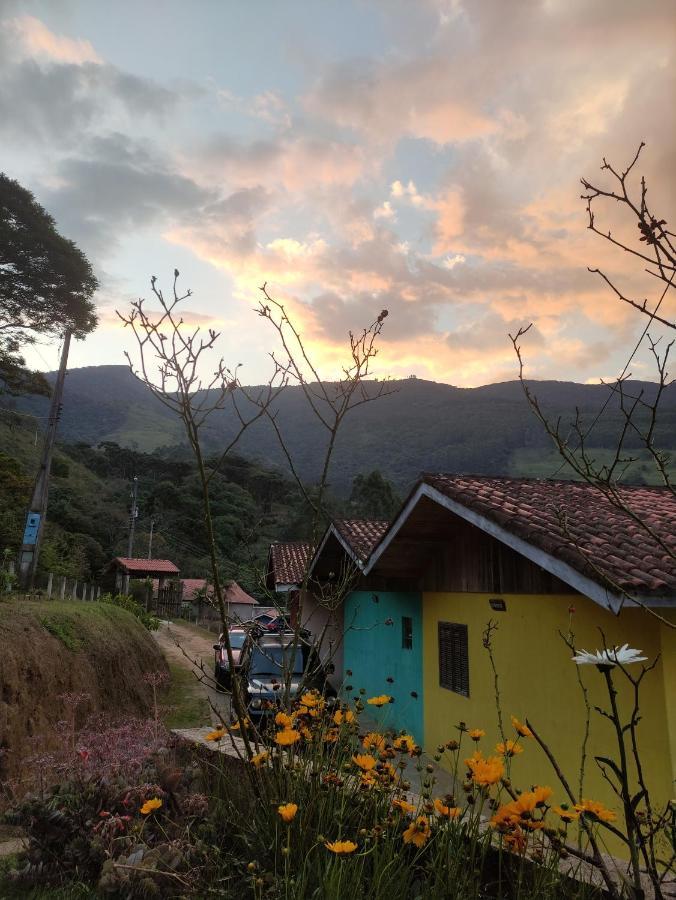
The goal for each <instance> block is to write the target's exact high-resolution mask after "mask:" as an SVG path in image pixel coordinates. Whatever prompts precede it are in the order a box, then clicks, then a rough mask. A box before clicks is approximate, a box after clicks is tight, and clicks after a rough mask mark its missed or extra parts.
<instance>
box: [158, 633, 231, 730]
mask: <svg viewBox="0 0 676 900" xmlns="http://www.w3.org/2000/svg"><path fill="white" fill-rule="evenodd" d="M153 635H154V637H155V640H156V641H157V643H158V644H159V645H160V648H161V649H162V652H163V653H164V655H165V657H166V659H167V661H168V662H169V663H170V664H172V665H179V666H182V667H183V668H185V669H187V670H188V671H190V672H192V673H193V674H194V675H195V681H194V685H192V686H191V687H190V689H191V690H193V691H194V692H195V695H198V694H201V695H202V696H205V697H206V698H207V700H208V702H209V707H210V709H211V721H212V722H213V723H214V724H216V723H217V722H218V714H217V712H216V711H218V712H220V714H221V715H222V716H224V717H227V718H228V719H229V717H230V697H229V695H228V694H221V693H219V692H218V691H217V690H216V689H215V687H214V686H213V673H214V650H213V645H214V642H215V641H216V640H217V636H216V635H214V634H211V633H210V632H208V631H206V630H205V629H202V628H199V627H198V626H196V625H189V624H187V623H185V622H171V623H162V625H160V627H159V629H158V630H157V631H155V632H154V633H153ZM200 666H202V667H203V671H202V670H201V668H200ZM198 679H200V680H198ZM205 682H206V683H205Z"/></svg>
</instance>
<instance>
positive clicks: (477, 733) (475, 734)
mask: <svg viewBox="0 0 676 900" xmlns="http://www.w3.org/2000/svg"><path fill="white" fill-rule="evenodd" d="M467 734H468V735H469V736H470V737H471V738H472V740H473V741H480V740H481V738H482V737H484V735H485V734H486V732H485V731H482V730H481V728H473V729H472V730H471V731H468V732H467Z"/></svg>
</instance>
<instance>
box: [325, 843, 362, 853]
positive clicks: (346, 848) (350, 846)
mask: <svg viewBox="0 0 676 900" xmlns="http://www.w3.org/2000/svg"><path fill="white" fill-rule="evenodd" d="M324 846H325V847H326V849H327V850H330V851H331V853H343V854H344V853H354V851H355V850H356V849H357V845H356V844H355V843H354V841H333V843H332V844H329V843H326V844H324Z"/></svg>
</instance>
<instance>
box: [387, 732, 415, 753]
mask: <svg viewBox="0 0 676 900" xmlns="http://www.w3.org/2000/svg"><path fill="white" fill-rule="evenodd" d="M392 746H393V747H394V749H395V750H399V752H400V753H411V752H412V751H413V749H414V747H415V741H414V740H413V737H412V736H411V735H410V734H402V735H400V736H399V737H398V738H395V739H394V740H393V741H392Z"/></svg>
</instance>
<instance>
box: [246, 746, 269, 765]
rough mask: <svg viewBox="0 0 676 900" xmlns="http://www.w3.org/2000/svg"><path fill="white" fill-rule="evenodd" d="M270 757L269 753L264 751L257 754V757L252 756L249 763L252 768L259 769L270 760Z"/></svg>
mask: <svg viewBox="0 0 676 900" xmlns="http://www.w3.org/2000/svg"><path fill="white" fill-rule="evenodd" d="M268 756H270V754H269V753H268V751H267V750H263V752H262V753H257V754H256V755H255V756H252V757H251V759H250V760H249V762H250V763H251V765H252V766H255V768H257V769H259V768H260V767H261V766H262V765H263V763H264V762H265V760H266V759H267V758H268Z"/></svg>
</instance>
